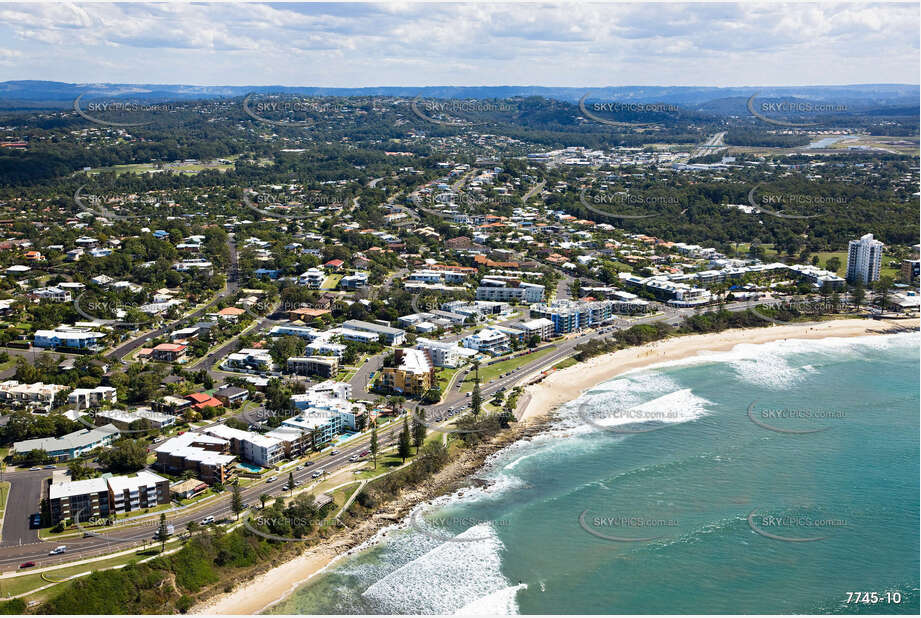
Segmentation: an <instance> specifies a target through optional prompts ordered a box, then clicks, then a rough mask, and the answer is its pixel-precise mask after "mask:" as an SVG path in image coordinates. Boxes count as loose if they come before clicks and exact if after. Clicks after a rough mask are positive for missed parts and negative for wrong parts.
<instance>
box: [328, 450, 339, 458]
mask: <svg viewBox="0 0 921 618" xmlns="http://www.w3.org/2000/svg"><path fill="white" fill-rule="evenodd" d="M338 454H339V451H330V452H329V455H330V457H332V456H333V455H338Z"/></svg>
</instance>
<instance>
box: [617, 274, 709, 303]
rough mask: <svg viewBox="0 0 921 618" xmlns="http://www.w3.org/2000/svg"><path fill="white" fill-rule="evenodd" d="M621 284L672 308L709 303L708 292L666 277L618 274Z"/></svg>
mask: <svg viewBox="0 0 921 618" xmlns="http://www.w3.org/2000/svg"><path fill="white" fill-rule="evenodd" d="M618 277H619V278H620V281H621V283H623V284H624V285H625V286H627V287H629V288H633V289H637V290H644V291H646V292H648V293H650V294H652V295H653V296H655V297H656V298H658V299H659V300H664V301H666V302H667V303H668V304H669V305H672V306H674V307H695V306H698V305H705V304H707V303H708V302H710V298H711V294H710V292H709V291H708V290H705V289H703V288H698V287H694V286H691V285H688V284H687V283H681V282H678V281H670V280H669V279H668V278H667V277H664V276H656V277H645V278H644V277H638V276H636V275H633V274H630V273H623V272H622V273H618Z"/></svg>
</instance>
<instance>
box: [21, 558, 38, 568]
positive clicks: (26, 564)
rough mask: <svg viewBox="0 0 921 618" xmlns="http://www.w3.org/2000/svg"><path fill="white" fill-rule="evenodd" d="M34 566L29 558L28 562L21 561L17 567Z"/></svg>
mask: <svg viewBox="0 0 921 618" xmlns="http://www.w3.org/2000/svg"><path fill="white" fill-rule="evenodd" d="M34 566H35V563H34V562H32V561H31V560H29V561H28V562H23V563H22V564H20V565H19V568H20V569H28V568H31V567H34Z"/></svg>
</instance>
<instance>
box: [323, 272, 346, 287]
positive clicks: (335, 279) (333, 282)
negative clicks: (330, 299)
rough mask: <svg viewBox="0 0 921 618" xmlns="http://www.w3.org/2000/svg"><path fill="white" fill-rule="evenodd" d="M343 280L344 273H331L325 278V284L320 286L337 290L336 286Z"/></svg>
mask: <svg viewBox="0 0 921 618" xmlns="http://www.w3.org/2000/svg"><path fill="white" fill-rule="evenodd" d="M341 280H342V275H330V276H328V277H327V278H326V279H324V280H323V285H321V286H320V289H321V290H335V289H336V286H338V285H339V282H340V281H341Z"/></svg>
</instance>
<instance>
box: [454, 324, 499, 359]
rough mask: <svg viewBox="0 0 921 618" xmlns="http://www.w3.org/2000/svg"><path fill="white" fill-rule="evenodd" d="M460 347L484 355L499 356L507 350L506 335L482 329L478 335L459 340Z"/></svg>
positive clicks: (489, 329) (493, 330)
mask: <svg viewBox="0 0 921 618" xmlns="http://www.w3.org/2000/svg"><path fill="white" fill-rule="evenodd" d="M461 345H462V346H464V347H465V348H470V349H471V350H476V351H477V352H483V353H485V354H501V353H502V352H507V351H508V350H509V339H508V335H506V334H505V333H502V332H499V331H498V330H495V329H491V328H484V329H483V330H481V331H480V332H478V333H474V334H472V335H468V336H466V337H464V338H463V339H461Z"/></svg>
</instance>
